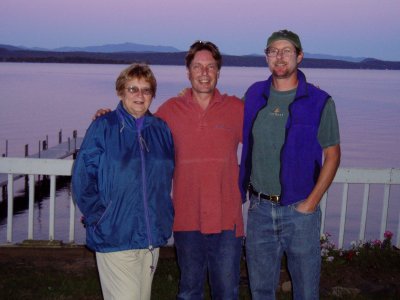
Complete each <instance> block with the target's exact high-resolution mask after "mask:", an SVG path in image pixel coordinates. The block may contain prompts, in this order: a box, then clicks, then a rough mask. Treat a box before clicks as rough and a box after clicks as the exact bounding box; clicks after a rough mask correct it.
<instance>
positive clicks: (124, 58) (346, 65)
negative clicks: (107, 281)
mask: <svg viewBox="0 0 400 300" xmlns="http://www.w3.org/2000/svg"><path fill="white" fill-rule="evenodd" d="M185 55H186V52H167V53H166V52H113V53H100V52H55V51H33V50H10V49H5V48H0V62H31V63H86V64H131V63H134V62H145V63H148V64H150V65H178V66H182V65H183V64H184V58H185ZM223 65H224V66H236V67H265V66H266V63H265V58H264V57H263V56H256V55H245V56H235V55H223ZM301 67H302V68H318V69H361V70H363V69H365V70H400V62H395V61H383V60H378V59H365V60H363V61H361V62H350V61H344V60H334V59H316V58H304V59H303V62H302V63H301Z"/></svg>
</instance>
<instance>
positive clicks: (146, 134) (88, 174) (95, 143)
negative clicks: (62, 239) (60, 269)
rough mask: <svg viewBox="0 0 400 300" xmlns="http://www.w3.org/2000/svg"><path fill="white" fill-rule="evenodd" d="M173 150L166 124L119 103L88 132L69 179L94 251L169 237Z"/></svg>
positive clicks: (140, 245) (159, 243) (152, 243)
mask: <svg viewBox="0 0 400 300" xmlns="http://www.w3.org/2000/svg"><path fill="white" fill-rule="evenodd" d="M173 170H174V147H173V141H172V136H171V132H170V130H169V128H168V127H167V125H166V123H165V122H164V121H162V120H161V119H159V118H157V117H154V116H152V115H151V114H150V113H148V114H146V115H145V116H144V117H143V118H140V119H138V120H135V119H134V118H133V117H132V116H131V115H130V114H129V113H128V112H126V111H125V109H124V108H123V106H122V104H121V103H120V104H119V105H118V107H117V109H116V110H114V111H113V112H111V113H108V114H106V115H104V116H102V117H100V118H98V119H96V120H95V121H94V122H93V123H92V124H91V125H90V127H89V129H88V131H87V133H86V135H85V138H84V141H83V143H82V146H81V148H80V150H79V153H78V156H77V158H76V161H75V163H74V167H73V174H72V191H73V197H74V199H75V201H76V203H77V205H78V207H79V209H80V210H81V212H82V213H83V216H84V223H85V225H86V244H87V246H88V247H89V248H90V249H92V250H94V251H96V252H114V251H121V250H129V249H145V248H149V247H154V248H155V247H159V246H162V245H164V244H165V243H166V242H167V240H168V238H169V237H170V236H171V234H172V221H173V206H172V200H171V184H172V176H173Z"/></svg>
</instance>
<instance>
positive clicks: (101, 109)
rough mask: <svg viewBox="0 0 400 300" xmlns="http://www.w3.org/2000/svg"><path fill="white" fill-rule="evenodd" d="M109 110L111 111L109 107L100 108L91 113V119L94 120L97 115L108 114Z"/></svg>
mask: <svg viewBox="0 0 400 300" xmlns="http://www.w3.org/2000/svg"><path fill="white" fill-rule="evenodd" d="M109 112H111V109H109V108H100V109H98V110H97V111H96V113H95V114H94V115H93V117H92V120H96V119H97V118H98V117H101V116H103V115H105V114H108V113H109Z"/></svg>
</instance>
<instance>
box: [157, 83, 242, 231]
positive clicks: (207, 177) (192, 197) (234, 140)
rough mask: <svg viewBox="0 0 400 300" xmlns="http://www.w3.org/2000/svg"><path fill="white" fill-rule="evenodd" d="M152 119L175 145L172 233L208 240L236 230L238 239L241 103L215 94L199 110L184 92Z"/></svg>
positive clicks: (240, 219) (240, 211)
mask: <svg viewBox="0 0 400 300" xmlns="http://www.w3.org/2000/svg"><path fill="white" fill-rule="evenodd" d="M156 115H157V116H158V117H160V118H162V119H163V120H164V121H166V122H167V124H168V126H169V128H170V129H171V132H172V137H173V140H174V145H175V173H174V179H173V203H174V209H175V219H174V227H173V230H174V231H200V232H201V233H203V234H210V233H220V232H221V231H222V230H234V229H236V236H243V235H244V230H243V217H242V202H241V196H240V192H239V186H238V176H239V165H238V158H237V150H238V146H239V144H240V143H241V142H242V124H243V102H242V101H241V100H240V99H238V98H236V97H233V96H228V95H226V94H223V95H221V94H220V92H219V91H218V90H215V94H214V97H213V99H212V100H211V102H210V103H209V105H208V107H207V108H206V109H205V110H203V109H202V108H201V107H200V105H199V104H198V103H197V102H196V101H195V100H194V99H193V97H192V90H191V89H187V90H186V92H185V94H184V95H183V96H181V97H174V98H171V99H169V100H167V101H166V102H165V103H164V104H163V105H162V106H160V108H159V109H158V111H157V112H156Z"/></svg>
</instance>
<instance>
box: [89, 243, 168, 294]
mask: <svg viewBox="0 0 400 300" xmlns="http://www.w3.org/2000/svg"><path fill="white" fill-rule="evenodd" d="M159 250H160V249H159V248H155V249H154V250H153V251H152V252H150V251H149V250H148V249H140V250H126V251H117V252H109V253H100V252H96V260H97V268H98V270H99V275H100V282H101V289H102V291H103V297H104V299H105V300H150V296H151V282H152V281H153V276H154V271H155V267H156V266H157V262H158V256H159ZM152 265H153V266H154V268H153V269H152V268H151V266H152Z"/></svg>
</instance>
